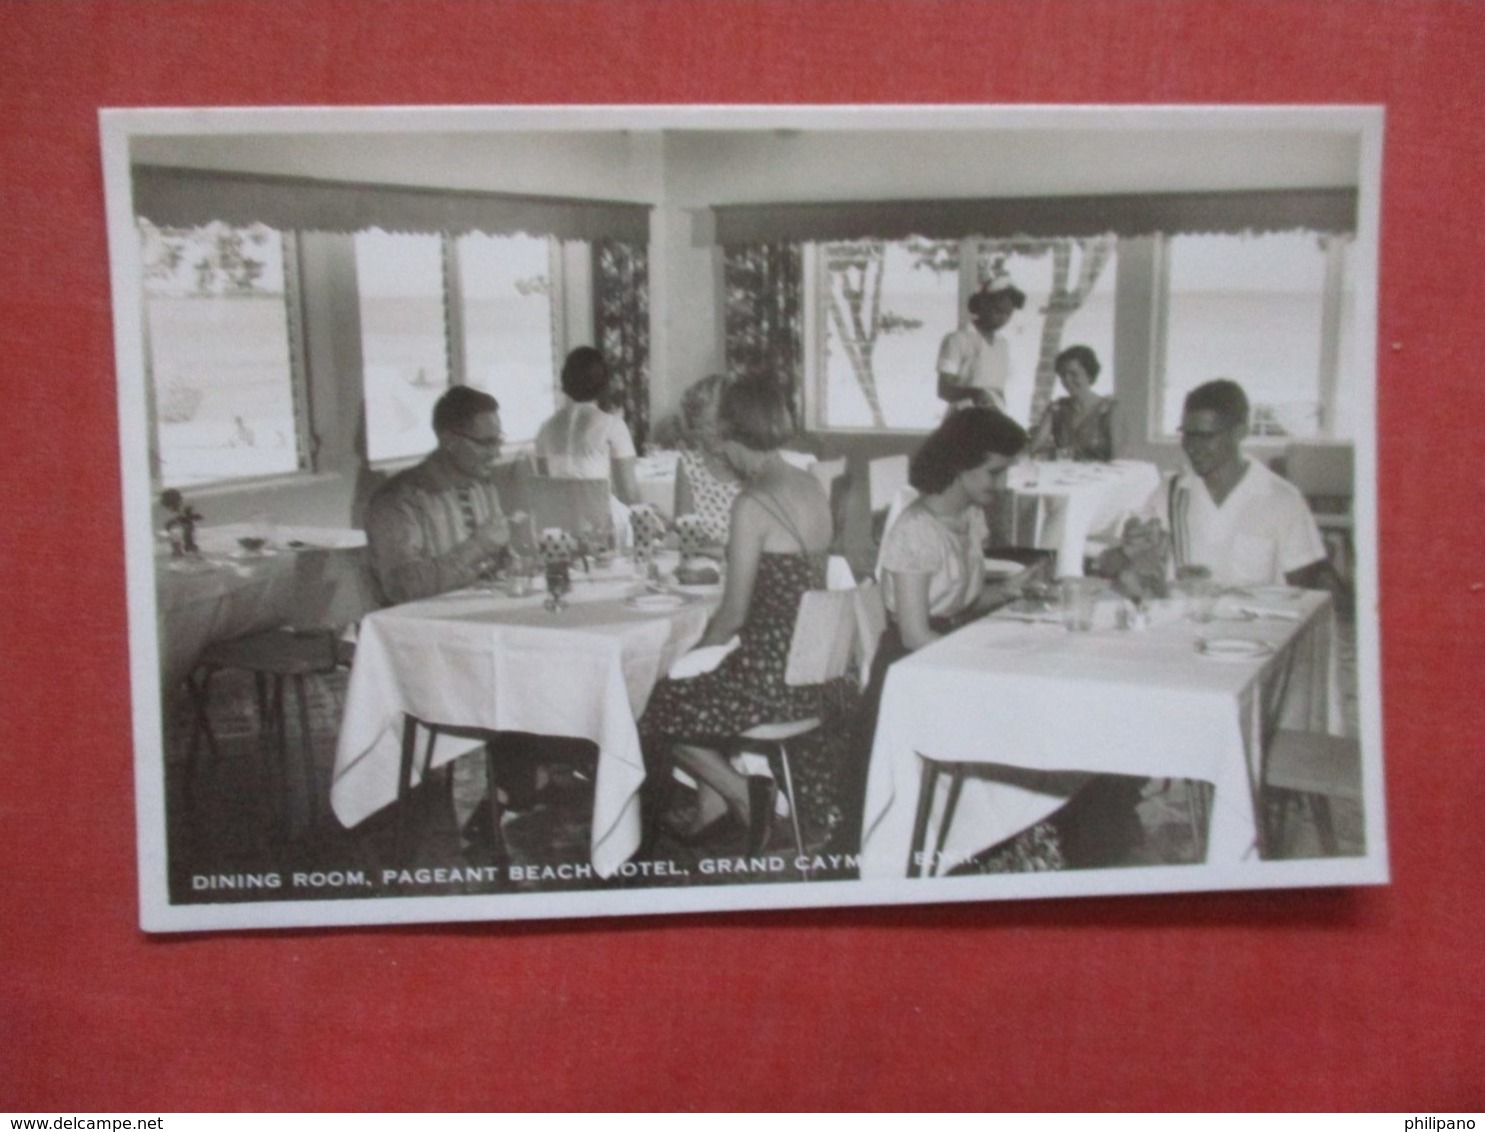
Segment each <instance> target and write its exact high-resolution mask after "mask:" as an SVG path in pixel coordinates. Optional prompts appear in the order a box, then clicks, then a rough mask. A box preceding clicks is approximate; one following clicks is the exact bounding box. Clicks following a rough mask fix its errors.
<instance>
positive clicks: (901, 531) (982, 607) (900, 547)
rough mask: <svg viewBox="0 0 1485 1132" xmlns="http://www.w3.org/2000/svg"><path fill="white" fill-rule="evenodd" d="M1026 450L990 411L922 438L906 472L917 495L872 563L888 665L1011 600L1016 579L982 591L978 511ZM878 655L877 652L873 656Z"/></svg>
mask: <svg viewBox="0 0 1485 1132" xmlns="http://www.w3.org/2000/svg"><path fill="white" fill-rule="evenodd" d="M1025 447H1026V430H1025V429H1023V428H1022V427H1021V426H1020V425H1018V424H1017V423H1016V422H1015V421H1013V420H1011V419H1010V417H1008V416H1006V415H1005V414H1004V413H1002V412H1000V411H999V410H997V409H982V408H972V409H962V410H960V411H959V412H957V413H954V414H952V415H951V416H949V417H948V418H947V419H946V420H945V421H944V422H943V424H941V425H939V427H938V428H937V429H936V430H935V431H934V432H933V433H931V434H930V435H929V437H928V439H927V440H925V441H924V442H923V445H922V447H921V448H919V449H918V451H917V452H916V453H915V454H914V455H913V458H912V462H911V463H910V464H909V466H908V482H909V483H910V484H912V486H913V487H915V488H917V490H918V492H919V495H918V498H917V499H915V500H914V501H913V502H912V503H911V504H909V505H908V506H907V508H905V509H904V510H903V512H902V514H901V515H900V516H898V518H897V521H896V522H894V523H893V524H892V525H891V527H889V528H888V530H887V533H886V537H885V538H884V539H883V542H882V553H881V558H880V560H879V572H880V580H881V584H882V597H883V598H884V600H885V601H886V605H887V613H888V617H889V627H888V638H889V639H888V640H884V642H883V646H884V650H885V651H887V652H889V653H890V654H895V655H892V656H891V657H890V659H889V660H888V661H887V663H890V660H892V659H896V658H897V657H898V656H901V655H903V654H904V653H906V652H913V651H915V650H917V649H920V648H922V647H923V646H924V645H926V644H928V643H930V642H931V641H934V640H937V639H938V638H939V637H940V636H942V635H943V633H945V632H947V631H948V630H949V629H950V628H952V627H953V625H955V624H956V623H958V622H961V621H963V620H967V619H968V618H971V617H974V616H978V615H979V614H982V613H985V612H988V611H989V610H990V609H991V608H993V607H994V606H996V605H998V604H1004V603H1005V602H1006V601H1008V600H1010V599H1012V598H1014V597H1016V596H1018V595H1019V593H1020V589H1021V586H1022V585H1023V584H1024V580H1025V576H1024V575H1020V576H1018V577H1016V578H1014V579H1011V580H1009V581H1007V582H1003V583H1000V584H999V585H995V586H988V587H987V586H986V585H985V561H984V545H985V538H986V536H987V533H988V532H987V528H986V522H985V508H986V507H987V506H989V505H990V504H991V503H993V502H994V501H995V499H996V497H997V489H998V488H999V487H1000V486H1001V485H1002V484H1003V481H1004V478H1005V473H1006V471H1007V469H1009V468H1010V466H1011V465H1012V464H1013V463H1015V461H1016V457H1017V456H1019V455H1020V454H1021V451H1022V449H1024V448H1025ZM880 651H883V650H879V652H880Z"/></svg>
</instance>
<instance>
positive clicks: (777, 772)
mask: <svg viewBox="0 0 1485 1132" xmlns="http://www.w3.org/2000/svg"><path fill="white" fill-rule="evenodd" d="M871 588H872V589H873V590H874V589H875V588H876V587H875V586H874V585H872V586H871ZM858 589H859V587H858ZM857 600H858V599H857V590H811V591H809V592H807V593H805V594H803V595H801V597H800V599H799V612H798V614H796V616H795V619H794V633H793V636H792V637H790V639H789V657H788V660H787V662H786V664H785V667H784V683H785V684H787V685H788V686H789V687H791V688H800V687H817V688H819V689H820V694H821V695H822V696H823V695H824V692H825V689H826V687H827V686H828V685H829V684H830V682H831V681H833V680H837V679H839V678H840V677H842V676H844V675H845V674H846V672H847V670H848V669H849V667H850V664H851V661H852V659H853V658H854V657H855V656H856V655H857V646H856V617H857V613H856V604H857ZM884 612H885V610H884ZM822 725H823V705H822V708H821V709H820V710H817V713H816V714H815V715H811V716H806V717H804V718H801V719H785V720H775V721H771V722H769V723H761V724H759V725H758V726H756V727H751V728H749V729H748V730H747V731H744V732H743V733H742V734H741V735H739V736H738V737H737V738H736V740H735V741H734V746H735V748H736V749H737V751H738V752H740V753H741V752H747V751H756V752H758V753H759V754H762V755H764V756H765V757H766V758H767V759H768V764H769V767H770V769H771V770H773V771H774V777H775V779H776V780H777V781H778V782H779V784H780V789H781V790H782V792H783V794H784V798H785V800H786V801H787V802H788V804H789V822H790V825H791V827H792V829H793V833H794V849H795V852H796V853H799V854H803V853H804V851H805V845H804V832H803V829H802V828H801V826H800V824H799V799H798V795H797V794H796V792H795V789H794V770H793V767H792V766H791V765H790V762H789V745H790V744H791V743H793V742H796V741H797V740H799V739H803V738H804V737H805V736H807V735H812V734H814V733H815V732H817V731H819V730H820V728H821V726H822ZM803 875H804V879H806V880H808V879H809V874H808V873H805V874H803Z"/></svg>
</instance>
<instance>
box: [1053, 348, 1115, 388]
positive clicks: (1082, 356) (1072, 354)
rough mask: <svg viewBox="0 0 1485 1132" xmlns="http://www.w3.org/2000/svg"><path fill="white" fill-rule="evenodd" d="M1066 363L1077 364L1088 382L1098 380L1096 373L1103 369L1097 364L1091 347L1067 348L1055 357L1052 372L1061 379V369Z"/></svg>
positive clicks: (1096, 356) (1096, 357)
mask: <svg viewBox="0 0 1485 1132" xmlns="http://www.w3.org/2000/svg"><path fill="white" fill-rule="evenodd" d="M1068 362H1077V363H1078V365H1080V366H1081V367H1082V368H1083V372H1084V373H1086V374H1087V375H1088V380H1089V381H1090V382H1094V381H1097V380H1098V371H1099V370H1101V369H1102V368H1103V367H1102V366H1101V365H1099V364H1098V355H1097V354H1095V353H1094V352H1093V347H1091V346H1069V347H1068V348H1067V349H1065V350H1063V351H1062V353H1060V354H1058V355H1057V360H1056V361H1054V362H1053V363H1052V372H1053V373H1055V374H1056V375H1057V376H1058V377H1061V376H1062V367H1063V366H1065V365H1066V364H1067V363H1068Z"/></svg>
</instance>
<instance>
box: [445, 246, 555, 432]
mask: <svg viewBox="0 0 1485 1132" xmlns="http://www.w3.org/2000/svg"><path fill="white" fill-rule="evenodd" d="M558 254H559V248H558V246H557V241H556V240H554V239H551V238H549V237H546V236H521V235H516V236H485V235H481V234H479V233H474V234H471V235H468V236H461V237H460V238H459V241H458V255H459V291H460V297H461V298H462V300H463V307H462V313H463V326H464V382H465V384H467V385H472V386H474V387H475V388H476V389H483V390H484V391H485V392H486V393H489V394H491V395H492V396H494V398H495V399H496V400H497V401H499V402H500V423H501V426H502V427H503V428H504V430H505V436H506V440H507V442H508V443H511V444H523V443H526V442H528V441H531V440H534V439H535V438H536V431H537V429H539V428H540V427H541V425H542V422H543V421H545V420H546V419H547V418H548V417H550V416H551V415H552V413H553V412H554V411H555V410H556V377H555V375H556V373H557V369H558V364H559V363H558V361H557V358H556V345H555V342H556V333H555V328H554V326H553V302H554V296H555V295H556V287H555V285H554V283H555V281H556V280H557V278H558V272H557V271H556V270H555V266H554V265H555V261H556V257H557V256H558Z"/></svg>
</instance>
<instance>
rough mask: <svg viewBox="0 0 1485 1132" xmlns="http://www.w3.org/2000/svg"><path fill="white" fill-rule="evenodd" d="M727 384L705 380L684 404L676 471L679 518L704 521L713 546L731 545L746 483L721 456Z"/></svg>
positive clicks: (720, 378) (718, 377)
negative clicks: (736, 506)
mask: <svg viewBox="0 0 1485 1132" xmlns="http://www.w3.org/2000/svg"><path fill="white" fill-rule="evenodd" d="M726 386H727V378H726V377H725V376H723V375H722V374H720V373H714V374H711V375H709V376H707V377H703V378H702V379H701V380H700V381H698V382H697V383H696V384H695V385H693V386H691V388H689V389H687V390H686V392H685V395H684V396H683V397H682V398H681V436H680V445H679V447H680V450H681V456H680V460H679V461H678V462H677V464H676V470H675V513H676V515H696V516H698V517H699V518H700V519H701V523H702V526H703V528H704V529H705V531H706V535H707V539H708V541H709V542H711V543H713V544H715V545H716V546H719V547H722V546H726V545H727V530H728V525H729V520H730V518H731V515H732V502H733V500H735V499H736V498H737V495H738V492H740V491H741V490H742V481H741V480H740V479H738V477H737V473H736V472H735V471H733V469H732V465H731V464H729V463H728V462H727V460H726V458H725V457H724V456H723V454H722V450H721V437H720V434H719V432H718V429H717V407H718V405H719V403H720V401H721V397H722V390H723V389H724V388H726Z"/></svg>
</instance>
